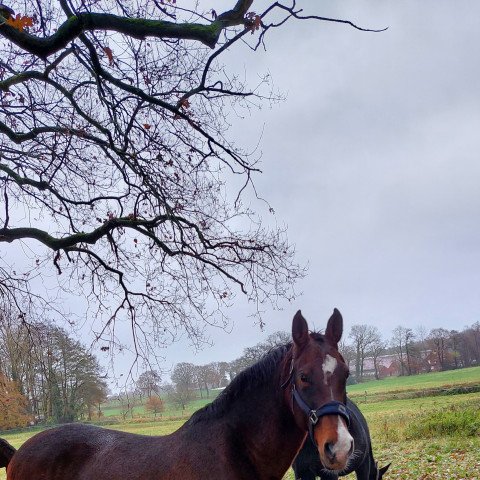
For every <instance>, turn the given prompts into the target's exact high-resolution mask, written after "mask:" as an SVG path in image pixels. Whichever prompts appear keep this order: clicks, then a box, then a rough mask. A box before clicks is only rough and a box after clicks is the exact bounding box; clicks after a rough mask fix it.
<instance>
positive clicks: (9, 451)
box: [0, 438, 15, 468]
mask: <svg viewBox="0 0 480 480" xmlns="http://www.w3.org/2000/svg"><path fill="white" fill-rule="evenodd" d="M14 453H15V449H14V448H13V447H12V446H11V445H10V444H9V443H8V442H7V441H6V440H4V439H3V438H0V468H2V467H6V466H7V465H8V464H9V463H10V460H11V459H12V457H13V455H14Z"/></svg>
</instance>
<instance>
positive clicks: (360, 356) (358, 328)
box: [348, 324, 376, 382]
mask: <svg viewBox="0 0 480 480" xmlns="http://www.w3.org/2000/svg"><path fill="white" fill-rule="evenodd" d="M348 336H349V338H351V339H352V340H353V346H354V348H355V379H356V381H357V382H361V381H362V380H363V363H364V360H365V357H366V356H367V352H368V350H369V348H370V347H371V345H372V344H373V342H374V341H375V338H376V331H375V328H374V327H372V326H371V325H365V324H362V325H353V326H352V329H351V330H350V334H349V335H348Z"/></svg>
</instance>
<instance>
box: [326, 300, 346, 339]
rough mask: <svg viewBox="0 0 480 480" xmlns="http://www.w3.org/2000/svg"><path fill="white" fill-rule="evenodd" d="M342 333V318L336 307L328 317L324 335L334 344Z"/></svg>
mask: <svg viewBox="0 0 480 480" xmlns="http://www.w3.org/2000/svg"><path fill="white" fill-rule="evenodd" d="M342 333H343V318H342V314H341V313H340V312H339V311H338V310H337V309H336V308H334V309H333V313H332V316H331V317H330V318H329V319H328V323H327V328H326V330H325V336H326V337H327V338H328V339H329V340H330V341H331V342H332V343H335V345H336V344H337V343H338V342H339V341H340V339H341V338H342Z"/></svg>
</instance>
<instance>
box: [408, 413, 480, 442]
mask: <svg viewBox="0 0 480 480" xmlns="http://www.w3.org/2000/svg"><path fill="white" fill-rule="evenodd" d="M406 435H407V437H408V438H411V439H413V438H416V439H418V438H431V437H443V436H462V437H475V436H477V435H480V405H472V406H465V405H462V406H455V407H451V408H449V409H448V410H435V411H433V412H429V413H427V414H425V415H422V416H420V417H418V418H416V419H415V421H414V422H412V423H410V424H409V425H408V426H407V428H406Z"/></svg>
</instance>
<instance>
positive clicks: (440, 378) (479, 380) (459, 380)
mask: <svg viewBox="0 0 480 480" xmlns="http://www.w3.org/2000/svg"><path fill="white" fill-rule="evenodd" d="M475 384H476V385H480V367H470V368H462V369H460V370H449V371H447V372H431V373H422V374H420V375H411V376H405V377H387V378H384V379H382V380H371V381H368V382H364V383H358V384H356V385H349V386H348V387H347V392H348V394H349V396H350V397H351V398H355V399H359V400H360V399H362V397H364V396H365V392H367V401H368V397H369V396H374V395H377V394H383V393H390V394H392V393H395V392H402V391H408V390H411V391H419V390H428V389H434V388H441V387H445V388H448V387H452V386H457V385H475Z"/></svg>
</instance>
